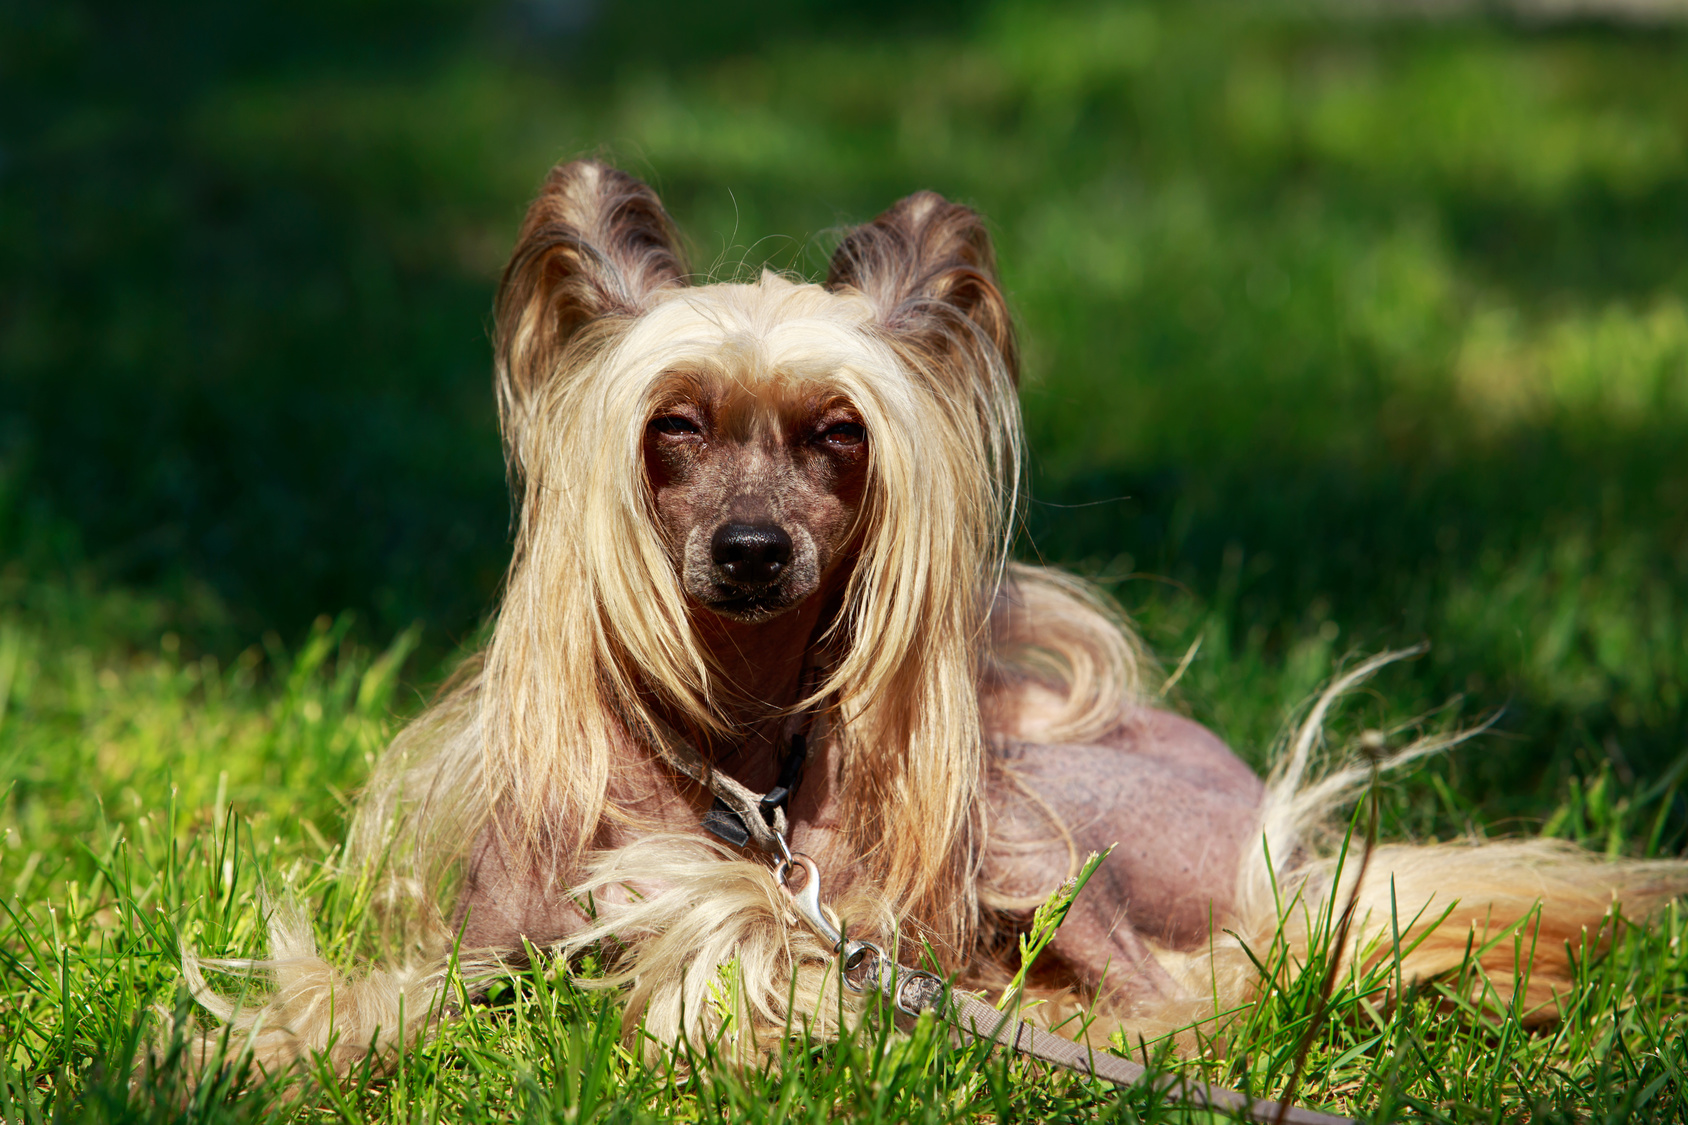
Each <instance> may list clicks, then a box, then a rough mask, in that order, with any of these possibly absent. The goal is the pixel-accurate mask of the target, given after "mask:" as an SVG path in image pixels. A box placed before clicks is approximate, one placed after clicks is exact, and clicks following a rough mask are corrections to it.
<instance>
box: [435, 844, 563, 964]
mask: <svg viewBox="0 0 1688 1125" xmlns="http://www.w3.org/2000/svg"><path fill="white" fill-rule="evenodd" d="M567 874H568V873H567V872H563V871H559V870H556V868H555V865H554V864H553V863H551V862H549V861H548V857H547V856H546V855H545V854H544V849H543V848H540V847H538V846H536V845H535V843H534V842H533V841H532V840H531V839H529V838H528V837H527V836H526V835H524V834H523V833H522V832H521V831H520V830H519V829H518V828H516V827H514V826H513V825H510V824H508V823H506V822H504V821H500V820H497V819H495V820H493V821H492V822H490V823H488V824H487V825H486V827H484V828H483V829H481V834H480V836H479V837H478V838H477V839H476V841H475V845H474V847H473V848H472V849H471V850H470V852H469V857H468V860H467V862H466V863H465V865H464V870H463V883H462V887H461V890H460V891H459V893H458V897H457V905H456V909H455V910H454V911H453V917H452V929H453V933H454V935H455V936H456V937H457V939H458V941H459V942H460V944H461V946H462V948H463V950H464V951H466V952H467V951H470V950H475V951H488V952H498V953H500V954H512V953H519V952H520V951H521V950H522V941H523V939H524V938H525V939H526V940H527V941H528V942H529V943H530V944H531V945H533V946H534V947H535V948H538V949H544V948H546V947H547V946H551V945H554V944H556V943H557V942H558V941H561V940H562V939H563V938H565V937H567V936H568V935H569V934H571V933H573V932H575V931H576V930H578V929H580V928H581V927H582V926H584V925H586V923H587V918H586V914H585V912H584V911H583V910H581V908H580V907H579V905H578V904H576V903H575V901H574V899H573V898H572V897H570V896H569V895H568V894H567V893H566V892H567V890H568V887H569V880H568V879H567V877H566V876H567Z"/></svg>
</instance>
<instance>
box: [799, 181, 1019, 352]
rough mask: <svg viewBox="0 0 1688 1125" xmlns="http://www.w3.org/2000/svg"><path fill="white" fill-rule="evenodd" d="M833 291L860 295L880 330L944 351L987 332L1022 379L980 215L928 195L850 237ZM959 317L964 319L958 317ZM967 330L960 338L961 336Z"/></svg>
mask: <svg viewBox="0 0 1688 1125" xmlns="http://www.w3.org/2000/svg"><path fill="white" fill-rule="evenodd" d="M826 287H827V288H828V289H843V288H852V289H857V290H859V291H860V292H861V293H862V294H863V295H864V296H866V297H867V299H868V300H869V301H871V302H872V303H873V306H874V308H875V309H876V310H877V312H878V318H879V322H880V324H881V325H883V326H884V327H885V328H886V329H887V330H889V331H891V332H893V333H895V334H898V335H903V336H908V337H912V338H914V339H915V340H917V341H918V342H919V343H920V344H921V345H922V346H923V347H924V348H927V349H931V350H935V351H938V352H943V351H946V350H950V349H952V348H953V347H955V346H957V345H958V344H959V345H962V346H965V345H966V340H965V336H969V335H976V334H982V335H983V337H984V338H985V339H986V340H988V341H989V342H990V344H991V346H992V347H994V348H995V349H996V351H997V353H998V354H999V355H1001V357H1002V361H1003V363H1004V364H1005V365H1006V366H1007V368H1008V374H1009V376H1010V377H1011V378H1014V379H1016V380H1018V378H1019V374H1020V371H1019V355H1018V352H1017V349H1016V346H1015V342H1014V323H1013V321H1012V320H1011V319H1010V317H1009V315H1008V302H1007V301H1006V300H1005V299H1004V298H1003V296H1002V288H1001V286H1000V285H999V284H998V282H997V277H996V254H995V253H994V252H993V251H992V249H991V240H990V235H989V234H987V233H986V232H985V224H984V220H983V219H982V218H980V216H979V213H978V212H976V211H974V210H972V209H971V208H968V207H963V206H961V205H960V204H959V203H951V202H950V201H949V200H947V199H945V198H944V197H943V196H941V195H938V194H937V193H935V192H930V191H921V192H916V193H915V194H913V195H911V196H909V197H908V198H906V199H904V200H901V201H900V202H898V203H897V204H896V205H894V206H893V207H892V208H891V209H890V210H888V211H886V212H885V213H884V214H883V215H880V216H879V217H878V218H877V219H875V220H873V221H872V222H871V223H863V224H862V225H861V226H859V227H855V228H853V229H852V230H851V231H850V232H849V233H848V234H846V235H845V236H844V241H843V242H842V243H840V244H839V247H838V249H837V251H836V252H835V253H834V254H833V255H832V264H831V266H830V267H829V268H828V270H827V275H826ZM958 318H959V319H958ZM958 330H960V331H961V332H962V333H963V336H962V337H958V336H957V331H958Z"/></svg>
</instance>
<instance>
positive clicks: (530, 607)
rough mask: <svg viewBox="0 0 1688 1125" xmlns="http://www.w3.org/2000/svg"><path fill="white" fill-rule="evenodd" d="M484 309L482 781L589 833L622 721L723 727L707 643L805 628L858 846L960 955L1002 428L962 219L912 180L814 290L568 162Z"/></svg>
mask: <svg viewBox="0 0 1688 1125" xmlns="http://www.w3.org/2000/svg"><path fill="white" fill-rule="evenodd" d="M497 320H498V323H497V385H498V399H499V413H500V421H501V424H502V428H503V433H504V440H505V449H506V456H507V458H508V460H509V463H510V469H511V479H512V482H513V484H514V486H515V488H516V491H517V499H518V503H519V505H520V509H519V511H520V514H519V520H518V523H517V528H516V544H515V553H514V558H513V560H512V563H511V568H510V573H509V578H508V583H507V587H506V592H505V598H504V605H503V609H502V611H501V612H500V615H499V619H498V623H497V627H496V628H495V630H494V633H493V638H492V642H491V644H490V646H489V649H488V652H487V654H486V658H485V663H484V670H483V672H482V674H481V678H480V680H479V686H478V689H477V690H478V692H479V694H478V696H477V698H478V700H479V703H478V708H479V709H478V710H477V712H476V723H477V724H478V726H477V728H476V729H477V730H478V731H480V732H481V735H480V737H482V738H483V740H484V742H483V747H484V749H483V754H484V761H485V763H486V764H485V767H484V768H485V769H486V771H487V776H488V777H489V778H491V779H492V780H493V784H494V785H496V786H497V787H498V792H499V793H500V795H501V796H500V799H503V795H508V797H509V799H511V800H513V801H515V802H516V803H517V805H518V806H519V807H520V808H522V809H523V810H524V812H523V816H524V820H525V822H526V823H527V824H529V825H530V826H532V825H538V824H546V825H563V826H568V827H569V831H573V832H577V833H578V835H576V836H573V837H569V842H568V845H567V846H569V847H572V848H575V849H579V848H584V847H585V846H586V845H587V842H588V841H589V840H590V839H592V838H594V837H592V835H591V833H592V832H593V831H594V828H593V826H595V825H597V824H598V823H599V818H600V815H601V814H602V812H603V810H604V808H605V807H606V805H605V801H606V797H605V794H606V792H607V791H608V790H607V787H608V785H609V779H610V778H611V776H612V774H613V773H614V771H615V769H616V768H617V766H616V764H615V763H617V762H620V761H623V760H628V759H626V758H624V756H623V751H624V750H625V749H626V741H625V738H624V735H623V734H620V733H618V732H626V731H629V730H637V729H639V728H640V727H641V726H645V727H648V726H650V725H652V724H653V723H654V722H655V720H656V719H658V718H663V719H665V720H666V721H669V722H671V723H672V722H673V721H674V720H675V719H679V720H681V721H683V723H684V725H685V726H686V727H688V728H690V729H693V730H697V731H700V732H719V733H721V734H724V735H729V736H731V735H732V734H733V729H732V728H733V725H734V723H735V721H736V720H734V719H733V718H732V717H730V715H729V711H730V710H731V708H730V707H726V706H723V702H724V701H726V700H731V699H733V698H735V696H734V693H735V692H736V691H737V690H738V689H737V686H736V685H734V684H732V683H727V682H725V681H724V680H723V679H722V677H721V676H720V673H721V672H722V671H724V668H725V662H724V661H723V659H721V657H720V655H719V653H720V652H721V651H722V650H720V648H719V643H720V642H721V641H722V640H723V639H725V640H727V641H728V642H729V643H731V644H733V645H735V646H737V652H738V653H753V652H755V651H756V646H757V643H758V637H757V635H755V634H753V633H751V632H748V631H760V630H763V629H768V630H770V631H772V630H778V629H785V628H788V627H789V626H792V625H796V626H798V628H797V629H795V630H794V632H795V633H803V632H804V629H809V630H811V632H809V633H807V634H805V635H803V636H802V637H801V640H802V642H804V643H807V642H808V641H809V640H810V639H811V638H812V637H813V636H814V634H813V632H812V630H813V629H816V628H819V629H821V630H822V632H821V636H820V640H821V643H822V644H823V645H824V646H825V647H826V652H825V654H824V659H822V660H821V661H819V662H818V664H819V666H820V667H822V668H824V669H825V671H826V677H825V680H824V682H822V683H820V684H818V685H816V686H815V687H814V688H813V690H812V692H811V694H810V696H809V702H811V703H819V702H820V701H822V700H824V701H825V706H826V708H827V713H828V729H829V738H830V740H831V742H830V745H832V746H834V747H836V748H837V750H838V752H837V753H836V754H829V756H828V761H829V763H830V767H831V768H832V769H833V770H834V771H835V774H834V781H835V783H836V785H837V787H838V789H837V791H838V793H839V794H840V798H839V799H840V800H842V801H845V802H846V803H848V804H849V805H850V806H851V807H852V808H853V809H854V810H855V811H854V813H853V815H852V817H851V823H850V825H849V828H848V831H849V834H850V837H851V839H852V840H854V841H855V847H856V850H857V854H858V855H859V856H860V857H863V860H864V862H867V863H869V864H870V866H871V867H872V868H873V869H874V870H875V871H876V872H877V874H876V876H875V878H876V879H877V882H878V884H879V886H880V888H881V889H882V890H883V892H884V893H885V894H886V895H887V896H888V901H893V902H896V903H898V904H899V909H903V908H906V909H908V910H910V911H913V914H911V915H910V916H911V917H919V918H924V919H927V920H928V921H931V922H932V926H931V927H930V928H928V929H927V930H924V931H921V932H922V934H923V936H924V937H925V938H928V939H930V940H932V941H934V942H937V943H939V944H943V943H946V942H953V943H958V944H956V946H955V948H958V949H959V948H960V947H961V945H962V944H964V942H963V940H962V935H964V934H965V933H966V932H967V928H968V927H969V926H970V925H971V924H972V922H971V919H972V917H973V914H972V913H971V906H970V905H969V904H970V903H972V901H973V899H972V897H971V896H972V894H973V891H972V889H971V883H970V882H969V878H970V876H969V874H968V873H969V872H970V871H971V868H970V867H969V864H970V863H971V860H970V858H969V857H970V856H971V855H973V854H974V853H973V850H972V848H971V845H970V844H969V843H968V840H969V839H970V838H971V836H970V834H971V833H972V832H974V831H975V829H976V816H977V810H978V801H977V799H976V798H977V794H978V790H979V786H980V784H981V782H980V777H981V776H982V773H981V771H982V769H983V766H982V760H983V756H982V755H981V753H980V748H981V746H982V740H983V734H982V727H981V722H980V716H979V710H978V704H977V688H978V683H977V669H978V667H979V665H980V661H981V659H982V658H983V649H984V646H985V645H986V644H987V643H988V637H989V631H988V630H987V629H986V628H985V623H986V618H987V615H988V613H989V607H990V605H991V602H992V599H993V597H994V593H995V586H996V582H997V580H998V578H999V576H1000V574H1001V571H1002V567H1003V566H1004V565H1005V558H1006V552H1007V538H1008V536H1007V531H1008V528H1009V526H1010V522H1009V518H1010V515H1011V514H1012V512H1013V509H1014V504H1015V499H1016V496H1017V486H1018V477H1019V447H1020V444H1019V443H1020V425H1019V405H1018V402H1017V399H1016V395H1015V386H1014V383H1015V368H1014V363H1015V351H1014V341H1013V336H1012V331H1011V328H1010V322H1009V317H1008V312H1007V308H1006V305H1005V304H1004V301H1003V298H1002V294H1001V291H1000V290H999V288H998V286H997V283H996V279H995V267H994V262H993V259H992V253H991V247H990V243H989V241H988V239H987V238H986V236H985V233H984V228H983V225H982V223H981V222H980V220H979V217H978V216H977V215H975V214H974V213H973V212H972V211H969V210H968V209H966V208H965V207H960V206H957V205H955V204H952V203H949V202H947V201H945V200H944V199H942V198H940V197H938V196H936V195H931V194H924V193H923V194H919V195H914V196H910V197H909V198H907V199H905V200H903V201H902V202H901V203H898V204H897V205H896V206H894V207H892V208H891V209H890V210H889V211H887V212H885V213H884V214H883V215H881V216H880V217H879V218H877V219H875V220H874V221H872V222H870V223H867V224H864V225H862V226H859V227H856V228H853V229H851V230H849V231H847V232H846V233H845V236H844V238H843V241H842V244H841V245H840V246H839V248H838V251H837V253H836V254H835V255H834V257H833V260H832V263H831V267H830V269H829V272H828V276H827V278H826V280H825V282H824V283H822V284H804V283H799V282H795V281H792V280H789V279H787V278H784V277H780V276H777V275H774V274H768V273H764V274H763V275H762V276H761V277H759V278H756V279H754V280H751V281H746V282H731V283H722V284H696V285H694V284H692V283H691V279H690V278H689V276H688V275H687V272H686V268H685V265H684V262H683V257H682V255H681V252H680V249H679V244H678V240H677V239H676V237H675V235H674V231H673V227H672V224H671V223H670V221H669V219H668V217H667V215H666V214H665V212H664V211H663V209H662V206H661V204H660V203H659V202H658V200H657V198H656V196H655V194H654V193H652V191H651V190H650V189H649V188H648V187H646V186H645V185H644V184H642V183H640V182H638V181H637V180H634V179H633V178H631V177H629V176H627V175H625V174H624V173H621V172H617V171H615V170H613V169H610V168H607V167H604V166H603V165H601V164H596V163H591V162H579V163H574V164H568V165H564V166H561V167H559V168H557V169H555V170H554V171H553V172H552V173H551V175H550V177H549V179H548V180H547V181H546V185H545V189H544V191H543V192H542V193H541V195H540V197H539V199H538V200H537V201H535V203H534V204H533V206H532V207H531V208H530V210H529V211H528V215H527V218H526V220H525V222H524V223H523V226H522V231H521V234H520V237H519V240H518V243H517V246H516V250H515V253H514V255H513V257H512V258H511V261H510V265H509V267H508V268H507V269H506V271H505V274H504V279H503V283H502V286H501V288H500V291H499V297H498V312H497ZM797 606H806V607H808V609H810V610H821V609H825V610H828V611H830V612H827V613H821V612H816V613H815V615H814V617H813V618H812V621H813V624H810V621H811V619H809V618H805V617H800V616H798V615H797V614H796V613H795V612H794V610H793V607H797ZM723 633H725V634H726V636H725V638H723ZM768 637H769V639H770V640H771V641H784V642H789V640H790V639H791V638H790V637H785V636H782V637H778V638H776V637H774V636H773V635H772V632H770V633H769V634H768ZM775 647H779V646H777V645H772V644H771V645H769V646H768V648H769V649H770V650H771V649H773V648H775ZM737 698H739V699H742V698H743V697H742V696H739V697H737ZM659 711H660V712H661V714H660V715H659V714H658V712H659ZM641 720H643V722H641ZM938 919H942V922H941V924H940V923H939V922H938V921H933V920H938Z"/></svg>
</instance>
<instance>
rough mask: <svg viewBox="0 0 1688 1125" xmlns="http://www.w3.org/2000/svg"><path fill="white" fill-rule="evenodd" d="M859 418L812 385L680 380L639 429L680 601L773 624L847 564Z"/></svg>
mask: <svg viewBox="0 0 1688 1125" xmlns="http://www.w3.org/2000/svg"><path fill="white" fill-rule="evenodd" d="M869 448H870V436H869V434H868V432H867V429H866V427H865V426H864V424H863V422H862V419H861V416H860V414H859V413H858V412H857V411H856V410H855V408H854V407H853V406H852V405H851V404H850V403H849V402H848V401H847V400H844V399H842V398H840V397H838V396H837V395H836V394H835V393H828V392H827V391H826V390H825V389H823V388H821V387H817V386H813V385H803V384H798V385H795V386H790V385H785V384H781V383H764V384H762V385H761V386H760V387H755V386H749V385H746V383H744V382H743V381H739V380H728V379H721V378H718V377H710V376H706V375H696V376H683V377H679V378H676V379H675V380H674V381H673V387H672V389H671V390H670V391H669V393H668V394H667V395H666V396H665V397H664V398H663V400H662V402H661V405H660V406H659V408H658V410H657V412H656V414H655V416H654V417H653V418H652V419H651V420H650V422H649V423H648V424H647V425H646V427H645V436H644V461H645V475H646V480H647V481H648V483H649V485H650V489H651V494H652V496H653V498H654V501H655V510H656V518H657V522H658V524H659V525H660V528H661V531H662V534H663V538H664V541H665V542H666V543H667V544H668V549H669V552H670V555H671V557H672V558H673V560H674V563H675V566H676V569H677V570H678V572H679V574H680V579H681V583H682V585H683V586H684V588H685V591H686V593H687V594H688V595H690V596H691V597H692V598H694V599H696V601H697V602H698V603H699V604H701V605H703V606H704V607H706V608H708V609H710V610H712V611H713V612H715V613H718V614H720V615H721V616H723V617H728V618H731V619H733V620H737V621H744V622H751V623H754V622H760V621H766V620H769V619H771V618H773V617H776V616H778V615H779V614H780V613H782V612H784V611H785V610H787V609H790V608H791V607H792V606H794V605H796V604H798V603H799V602H801V601H802V600H803V599H805V598H807V597H809V596H810V595H811V594H813V593H815V591H816V590H818V589H820V588H821V587H822V586H824V585H827V584H828V583H829V582H830V581H831V580H832V579H833V578H834V577H835V576H837V575H838V574H840V573H841V572H842V571H843V570H844V568H845V567H846V566H847V562H848V558H849V555H850V551H851V547H852V541H853V539H854V538H855V537H856V536H857V535H858V534H859V523H860V520H859V517H860V516H861V510H862V504H863V499H864V497H865V496H866V492H867V473H868V457H869Z"/></svg>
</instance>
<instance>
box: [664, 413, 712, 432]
mask: <svg viewBox="0 0 1688 1125" xmlns="http://www.w3.org/2000/svg"><path fill="white" fill-rule="evenodd" d="M651 429H653V430H655V431H656V432H657V433H659V434H701V433H702V432H703V427H702V426H699V425H698V424H697V423H696V422H694V421H692V420H691V419H690V418H687V417H686V416H685V415H684V414H664V415H663V416H662V417H660V418H652V419H651Z"/></svg>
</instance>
